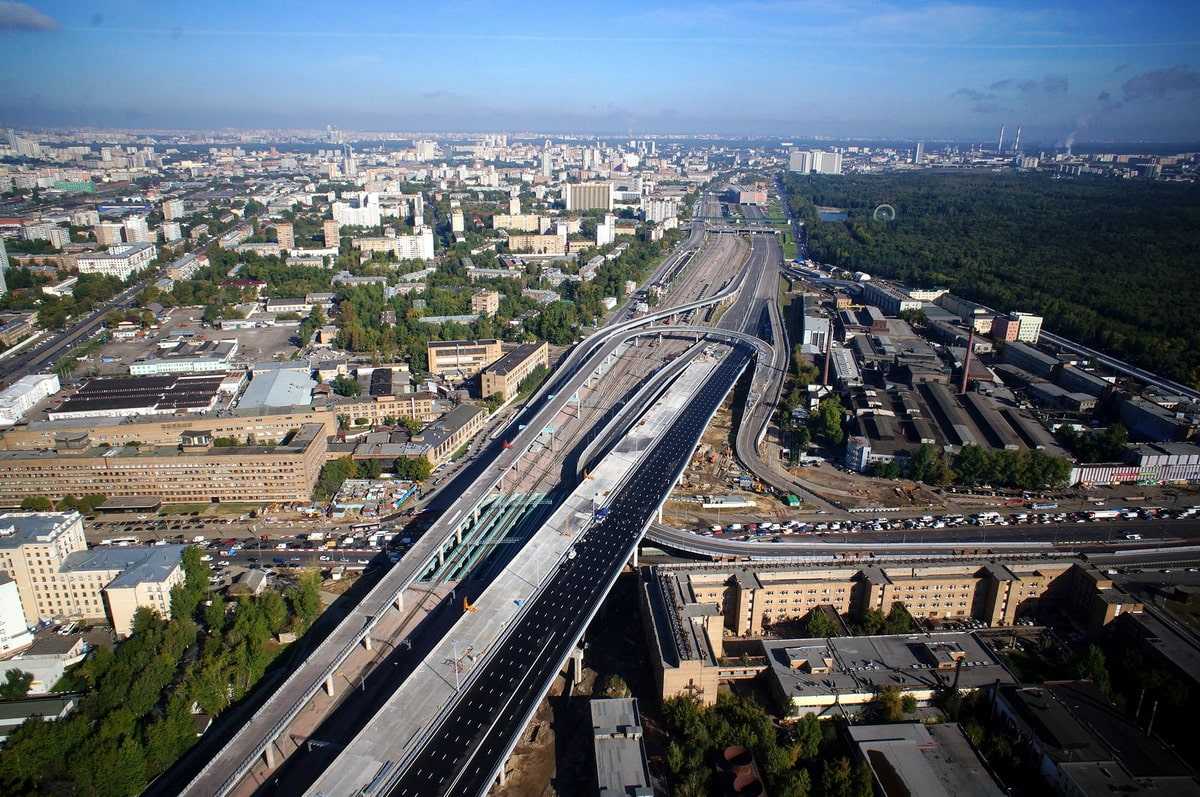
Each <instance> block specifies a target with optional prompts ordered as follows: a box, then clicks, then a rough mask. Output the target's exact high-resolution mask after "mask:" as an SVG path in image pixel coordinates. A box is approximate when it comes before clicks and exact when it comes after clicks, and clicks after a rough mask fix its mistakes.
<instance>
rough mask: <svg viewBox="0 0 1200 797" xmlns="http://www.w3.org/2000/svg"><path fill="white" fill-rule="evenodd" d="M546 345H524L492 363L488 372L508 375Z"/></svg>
mask: <svg viewBox="0 0 1200 797" xmlns="http://www.w3.org/2000/svg"><path fill="white" fill-rule="evenodd" d="M545 345H546V344H545V343H522V344H521V345H520V346H517V347H516V348H515V349H513V350H512V351H510V352H508V353H506V354H505V355H504V356H503V357H501V358H500V359H499V360H496V362H494V363H492V365H491V366H490V367H489V368H488V369H487V370H488V372H489V373H493V374H507V373H508V372H509V371H514V370H516V368H517V367H518V366H519V365H521V364H522V363H524V362H525V361H526V360H528V359H529V358H530V357H532V356H533V355H534V354H536V353H537V352H538V351H539V350H540V349H541V348H542V347H543V346H545Z"/></svg>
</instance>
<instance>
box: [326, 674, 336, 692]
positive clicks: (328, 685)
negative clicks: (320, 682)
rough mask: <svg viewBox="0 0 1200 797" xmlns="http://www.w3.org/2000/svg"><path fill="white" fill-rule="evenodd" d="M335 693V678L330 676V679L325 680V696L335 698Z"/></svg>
mask: <svg viewBox="0 0 1200 797" xmlns="http://www.w3.org/2000/svg"><path fill="white" fill-rule="evenodd" d="M333 691H334V690H333V676H332V675H330V676H329V677H328V678H326V679H325V694H327V695H329V696H330V697H333Z"/></svg>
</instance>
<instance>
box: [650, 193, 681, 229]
mask: <svg viewBox="0 0 1200 797" xmlns="http://www.w3.org/2000/svg"><path fill="white" fill-rule="evenodd" d="M642 214H643V215H644V216H645V218H646V221H652V222H654V223H655V224H662V223H663V222H664V221H666V220H667V219H673V218H676V217H677V216H678V215H679V198H678V197H645V198H644V199H642Z"/></svg>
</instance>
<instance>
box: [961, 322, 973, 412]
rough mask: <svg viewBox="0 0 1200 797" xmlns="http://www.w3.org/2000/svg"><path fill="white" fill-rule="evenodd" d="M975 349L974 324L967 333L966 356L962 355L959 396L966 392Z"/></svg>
mask: <svg viewBox="0 0 1200 797" xmlns="http://www.w3.org/2000/svg"><path fill="white" fill-rule="evenodd" d="M974 351H975V326H974V325H972V326H971V333H970V334H969V335H967V356H966V357H963V375H962V384H961V385H960V386H959V388H958V394H959V395H960V396H961V395H963V394H964V393H966V392H967V377H968V376H970V375H971V355H972V354H973V353H974Z"/></svg>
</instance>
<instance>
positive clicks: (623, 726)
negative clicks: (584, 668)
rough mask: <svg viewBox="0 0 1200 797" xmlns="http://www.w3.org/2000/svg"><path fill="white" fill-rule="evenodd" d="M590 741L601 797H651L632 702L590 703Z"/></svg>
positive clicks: (637, 714) (638, 718) (639, 727)
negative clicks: (622, 796)
mask: <svg viewBox="0 0 1200 797" xmlns="http://www.w3.org/2000/svg"><path fill="white" fill-rule="evenodd" d="M590 706H591V712H592V740H593V746H594V748H595V753H596V783H597V788H598V791H599V794H600V795H601V797H616V795H630V794H633V795H652V794H653V793H654V792H653V790H652V789H651V787H650V770H649V768H648V766H647V764H646V748H645V745H644V744H643V741H642V719H641V714H640V712H639V711H638V704H637V701H636V700H634V699H633V698H609V699H605V700H592V701H591V703H590Z"/></svg>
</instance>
